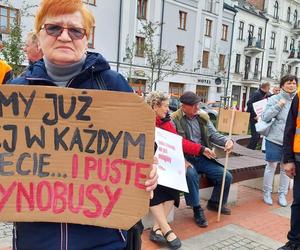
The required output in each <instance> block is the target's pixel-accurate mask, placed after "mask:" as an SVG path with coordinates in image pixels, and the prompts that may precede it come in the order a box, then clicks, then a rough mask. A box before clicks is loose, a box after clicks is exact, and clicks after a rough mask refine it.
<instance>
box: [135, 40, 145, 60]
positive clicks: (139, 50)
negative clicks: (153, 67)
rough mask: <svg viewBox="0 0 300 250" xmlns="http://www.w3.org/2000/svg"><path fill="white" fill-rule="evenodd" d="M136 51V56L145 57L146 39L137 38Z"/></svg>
mask: <svg viewBox="0 0 300 250" xmlns="http://www.w3.org/2000/svg"><path fill="white" fill-rule="evenodd" d="M135 39H136V41H135V42H136V51H135V55H136V56H139V57H144V49H145V38H144V37H140V36H136V37H135Z"/></svg>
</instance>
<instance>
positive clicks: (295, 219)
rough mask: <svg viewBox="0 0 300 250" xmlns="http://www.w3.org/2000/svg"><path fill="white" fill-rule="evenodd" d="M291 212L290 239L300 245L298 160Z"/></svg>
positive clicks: (299, 176) (299, 177) (299, 169)
mask: <svg viewBox="0 0 300 250" xmlns="http://www.w3.org/2000/svg"><path fill="white" fill-rule="evenodd" d="M291 212H292V213H291V229H290V231H289V233H288V239H289V241H291V242H292V243H294V244H296V245H300V162H296V176H295V177H294V187H293V204H292V206H291Z"/></svg>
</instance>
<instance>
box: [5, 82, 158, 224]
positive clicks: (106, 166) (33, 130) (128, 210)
mask: <svg viewBox="0 0 300 250" xmlns="http://www.w3.org/2000/svg"><path fill="white" fill-rule="evenodd" d="M154 121H155V116H154V112H153V111H152V109H151V108H149V106H148V105H146V104H145V103H144V101H143V99H141V98H140V97H138V96H137V95H135V94H133V93H121V92H113V91H100V90H78V89H69V88H55V87H45V86H18V85H3V86H1V87H0V138H1V139H0V220H1V221H47V222H68V223H77V224H88V225H96V226H104V227H112V228H122V229H128V228H130V227H131V226H132V225H133V224H134V223H136V221H138V220H139V219H140V218H142V217H143V216H144V215H145V214H147V212H148V207H149V193H148V192H146V191H145V186H144V183H145V180H146V178H147V176H148V173H149V171H150V169H151V165H152V162H153V148H154V127H155V126H154V125H155V124H154Z"/></svg>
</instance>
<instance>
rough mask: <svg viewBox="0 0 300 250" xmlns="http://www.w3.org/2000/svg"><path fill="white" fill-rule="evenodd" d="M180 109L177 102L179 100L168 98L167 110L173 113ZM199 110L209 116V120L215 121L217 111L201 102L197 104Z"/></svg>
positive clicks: (173, 97) (172, 97)
mask: <svg viewBox="0 0 300 250" xmlns="http://www.w3.org/2000/svg"><path fill="white" fill-rule="evenodd" d="M179 107H180V101H179V98H178V97H175V96H171V97H170V100H169V109H170V111H171V112H174V111H176V110H177V109H179ZM199 108H200V109H201V110H203V111H205V112H206V113H207V114H208V115H209V118H210V119H211V120H217V117H218V111H216V110H214V109H212V108H210V107H208V105H207V104H205V103H203V102H200V103H199Z"/></svg>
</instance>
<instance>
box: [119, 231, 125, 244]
mask: <svg viewBox="0 0 300 250" xmlns="http://www.w3.org/2000/svg"><path fill="white" fill-rule="evenodd" d="M119 233H120V235H121V238H122V240H123V241H124V242H125V241H126V238H125V236H124V234H123V232H122V230H121V229H119Z"/></svg>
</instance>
